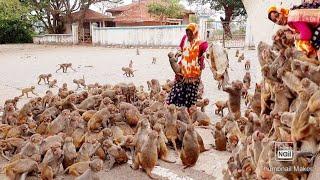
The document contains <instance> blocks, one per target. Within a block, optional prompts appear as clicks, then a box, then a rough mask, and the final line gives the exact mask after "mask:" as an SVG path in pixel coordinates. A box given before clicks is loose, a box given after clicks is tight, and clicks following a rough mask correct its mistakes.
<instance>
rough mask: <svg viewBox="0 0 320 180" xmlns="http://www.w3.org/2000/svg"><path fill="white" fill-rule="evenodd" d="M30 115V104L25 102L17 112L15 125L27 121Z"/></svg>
mask: <svg viewBox="0 0 320 180" xmlns="http://www.w3.org/2000/svg"><path fill="white" fill-rule="evenodd" d="M31 116H32V105H31V104H30V103H27V104H25V105H23V107H22V108H21V109H20V111H19V112H18V122H17V125H21V124H24V123H26V122H27V120H28V119H29V118H30V117H31Z"/></svg>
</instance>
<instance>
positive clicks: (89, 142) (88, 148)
mask: <svg viewBox="0 0 320 180" xmlns="http://www.w3.org/2000/svg"><path fill="white" fill-rule="evenodd" d="M100 145H101V144H100V143H99V142H98V140H96V139H86V140H85V142H84V143H83V144H82V145H81V147H80V149H79V152H78V153H79V156H78V161H88V160H90V158H91V157H92V156H93V155H94V153H95V152H96V151H97V149H98V148H99V147H100Z"/></svg>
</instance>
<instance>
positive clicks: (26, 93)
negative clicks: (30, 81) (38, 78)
mask: <svg viewBox="0 0 320 180" xmlns="http://www.w3.org/2000/svg"><path fill="white" fill-rule="evenodd" d="M35 89H36V88H35V87H34V86H31V87H29V88H23V89H21V95H20V96H19V97H22V96H24V95H26V96H27V98H29V96H28V93H29V92H31V93H32V94H34V95H36V96H39V95H38V94H37V93H35V92H34V90H35Z"/></svg>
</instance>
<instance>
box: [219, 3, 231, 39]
mask: <svg viewBox="0 0 320 180" xmlns="http://www.w3.org/2000/svg"><path fill="white" fill-rule="evenodd" d="M233 11H234V7H233V6H224V15H225V18H222V17H220V20H221V23H222V27H223V32H224V34H225V37H226V38H228V39H229V38H230V39H231V38H232V32H231V28H230V22H231V20H232V15H233Z"/></svg>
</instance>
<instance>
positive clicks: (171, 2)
mask: <svg viewBox="0 0 320 180" xmlns="http://www.w3.org/2000/svg"><path fill="white" fill-rule="evenodd" d="M179 2H180V0H161V1H160V2H152V3H150V4H148V12H149V13H150V14H152V15H154V16H156V17H158V18H159V19H160V21H161V24H162V23H163V21H164V20H165V19H166V18H182V17H183V11H184V8H183V6H182V5H181V4H179Z"/></svg>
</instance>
